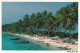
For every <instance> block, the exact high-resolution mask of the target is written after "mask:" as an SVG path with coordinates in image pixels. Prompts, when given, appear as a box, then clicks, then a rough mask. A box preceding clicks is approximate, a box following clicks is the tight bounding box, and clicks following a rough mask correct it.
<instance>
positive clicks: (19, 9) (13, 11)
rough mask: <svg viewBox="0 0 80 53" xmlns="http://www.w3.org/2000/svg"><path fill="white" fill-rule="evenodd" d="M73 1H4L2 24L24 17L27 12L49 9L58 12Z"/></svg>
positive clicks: (54, 12)
mask: <svg viewBox="0 0 80 53" xmlns="http://www.w3.org/2000/svg"><path fill="white" fill-rule="evenodd" d="M71 3H72V2H3V3H2V24H9V23H12V22H16V21H18V20H19V19H23V18H24V15H25V14H29V15H31V14H32V13H37V12H42V11H44V10H47V11H48V12H52V13H53V14H56V12H57V11H58V10H59V9H60V8H61V7H65V6H67V5H69V4H71Z"/></svg>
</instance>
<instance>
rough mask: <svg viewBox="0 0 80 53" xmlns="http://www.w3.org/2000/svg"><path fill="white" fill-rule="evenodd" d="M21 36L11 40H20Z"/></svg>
mask: <svg viewBox="0 0 80 53" xmlns="http://www.w3.org/2000/svg"><path fill="white" fill-rule="evenodd" d="M19 39H20V38H14V39H10V40H19Z"/></svg>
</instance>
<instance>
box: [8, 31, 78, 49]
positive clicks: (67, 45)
mask: <svg viewBox="0 0 80 53" xmlns="http://www.w3.org/2000/svg"><path fill="white" fill-rule="evenodd" d="M8 33H9V34H13V35H15V36H21V37H24V38H29V39H32V40H36V41H38V42H43V43H45V44H49V45H50V46H53V47H54V46H55V47H57V48H67V49H69V50H78V45H75V44H70V43H64V42H63V40H62V39H59V40H52V39H51V38H44V37H34V36H29V35H24V34H15V33H10V32H8Z"/></svg>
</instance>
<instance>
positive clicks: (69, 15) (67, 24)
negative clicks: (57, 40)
mask: <svg viewBox="0 0 80 53" xmlns="http://www.w3.org/2000/svg"><path fill="white" fill-rule="evenodd" d="M77 7H78V6H77V3H73V4H72V5H70V6H67V7H63V8H61V9H60V10H59V11H58V12H57V13H56V19H57V23H59V26H62V27H63V28H64V29H65V30H66V31H67V30H69V31H70V32H71V30H72V28H73V26H75V24H76V23H77V21H78V18H77V17H78V13H77V12H78V9H77ZM74 14H75V15H74ZM70 36H71V35H70ZM71 37H72V36H71Z"/></svg>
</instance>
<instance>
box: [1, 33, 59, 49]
mask: <svg viewBox="0 0 80 53" xmlns="http://www.w3.org/2000/svg"><path fill="white" fill-rule="evenodd" d="M6 35H9V34H7V33H2V50H60V49H59V48H56V47H52V46H46V44H44V43H43V42H39V41H36V40H31V39H28V38H23V37H19V38H20V40H10V39H12V38H16V37H18V36H6ZM24 39H25V40H27V41H30V42H29V43H14V42H16V41H23V40H24Z"/></svg>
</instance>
